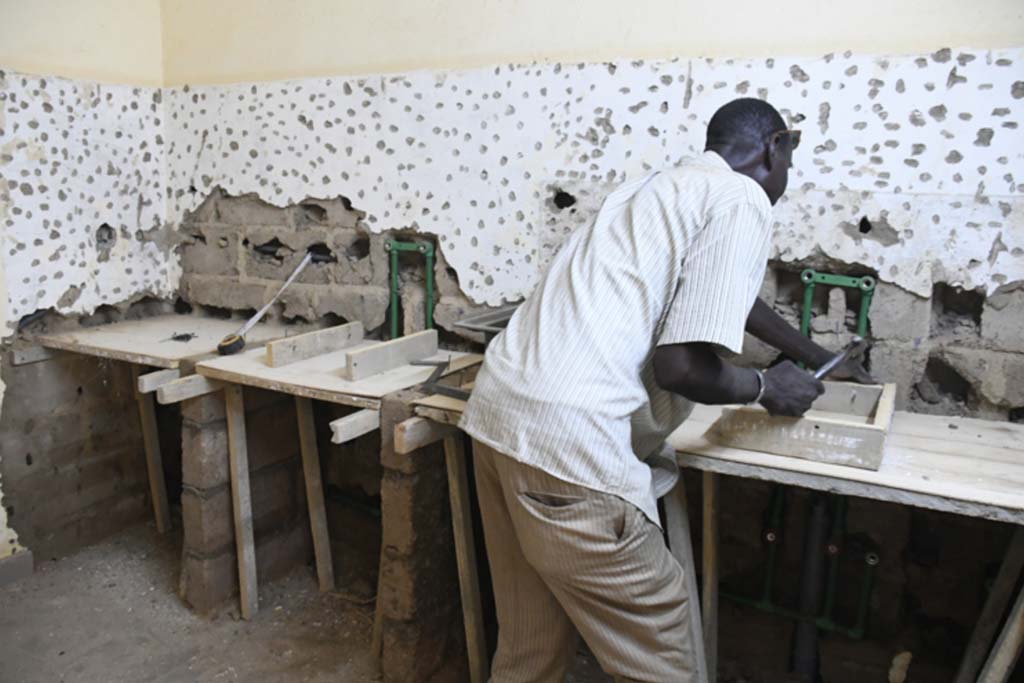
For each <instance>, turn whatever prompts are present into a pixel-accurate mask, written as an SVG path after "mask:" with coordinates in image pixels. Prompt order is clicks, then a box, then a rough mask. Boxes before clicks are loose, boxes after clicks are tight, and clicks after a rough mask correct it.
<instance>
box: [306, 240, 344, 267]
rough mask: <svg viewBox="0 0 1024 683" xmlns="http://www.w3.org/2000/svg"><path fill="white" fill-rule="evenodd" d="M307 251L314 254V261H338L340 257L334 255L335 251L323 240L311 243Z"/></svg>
mask: <svg viewBox="0 0 1024 683" xmlns="http://www.w3.org/2000/svg"><path fill="white" fill-rule="evenodd" d="M307 251H308V252H309V253H310V254H312V255H313V263H337V262H338V258H337V257H336V256H335V255H334V252H333V251H331V249H330V247H328V246H327V245H326V244H324V243H323V242H316V243H314V244H311V245H309V249H307Z"/></svg>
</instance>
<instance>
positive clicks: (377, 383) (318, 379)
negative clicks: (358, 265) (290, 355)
mask: <svg viewBox="0 0 1024 683" xmlns="http://www.w3.org/2000/svg"><path fill="white" fill-rule="evenodd" d="M378 343H379V342H376V341H372V340H367V341H364V342H361V343H359V344H356V345H353V346H349V347H346V348H344V349H341V350H339V351H333V352H330V353H324V354H321V355H318V356H314V357H313V358H308V359H306V360H300V361H296V362H294V363H289V364H288V365H284V366H281V367H276V368H274V367H270V365H268V364H267V359H266V351H265V350H264V349H261V348H259V349H250V350H246V351H244V352H242V353H239V354H235V355H233V356H220V357H218V358H213V359H210V360H205V361H203V362H201V363H199V364H198V365H196V372H197V373H199V374H200V375H203V376H205V377H209V378H211V379H218V380H222V381H225V382H231V383H233V384H242V385H247V386H253V387H259V388H262V389H270V390H272V391H279V392H281V393H285V394H293V395H295V396H304V397H306V398H312V399H317V400H321V401H328V402H331V403H341V404H344V405H352V406H356V407H362V408H378V407H379V404H380V399H381V398H383V397H384V396H385V395H387V394H390V393H393V392H396V391H401V390H402V389H407V388H409V387H413V386H416V385H417V384H422V383H423V382H425V381H427V379H429V378H430V375H431V374H432V373H433V372H434V368H433V367H427V366H422V365H402V366H400V367H397V368H394V369H392V370H388V371H387V372H381V373H379V374H376V375H373V376H372V377H367V378H365V379H361V380H356V381H352V380H348V379H345V378H344V377H343V376H342V373H343V370H344V368H345V357H346V355H347V354H348V353H349V352H351V351H356V350H359V349H362V348H367V347H371V346H373V345H374V344H378ZM449 359H450V361H451V368H450V370H449V372H448V373H446V374H450V373H451V372H456V371H458V370H461V369H465V368H468V367H471V366H473V365H477V364H479V363H480V362H482V361H483V356H481V355H479V354H472V353H463V352H460V351H441V352H439V353H437V354H435V355H433V356H430V357H429V358H427V359H425V360H428V361H442V360H449Z"/></svg>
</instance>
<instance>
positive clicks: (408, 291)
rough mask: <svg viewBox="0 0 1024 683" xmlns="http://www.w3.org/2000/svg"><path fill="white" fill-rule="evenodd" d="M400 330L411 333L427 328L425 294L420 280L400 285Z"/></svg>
mask: <svg viewBox="0 0 1024 683" xmlns="http://www.w3.org/2000/svg"><path fill="white" fill-rule="evenodd" d="M401 299H402V331H403V333H404V334H412V333H413V332H419V331H421V330H425V329H427V294H426V291H425V290H424V286H423V283H421V282H408V283H406V284H404V285H402V290H401Z"/></svg>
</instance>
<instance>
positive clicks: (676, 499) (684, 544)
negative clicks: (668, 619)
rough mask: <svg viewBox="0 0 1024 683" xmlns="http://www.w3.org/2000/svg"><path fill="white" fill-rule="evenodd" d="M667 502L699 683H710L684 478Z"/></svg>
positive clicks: (670, 540)
mask: <svg viewBox="0 0 1024 683" xmlns="http://www.w3.org/2000/svg"><path fill="white" fill-rule="evenodd" d="M664 501H665V531H666V532H668V544H669V548H670V550H671V551H672V556H673V557H675V558H676V561H677V562H679V566H680V567H682V568H683V581H684V582H685V584H686V594H687V597H688V598H689V599H688V601H687V605H688V609H687V612H688V613H689V621H690V633H692V634H693V654H694V658H695V659H696V660H697V683H708V681H709V679H708V668H707V666H708V662H707V655H706V654H705V652H704V638H703V637H702V635H703V633H704V630H703V628H702V626H701V618H700V601H699V600H698V596H699V595H700V593H699V592H698V590H697V570H696V567H695V566H694V560H693V542H692V540H691V537H690V519H689V515H688V514H687V511H686V510H687V507H686V487H685V486H684V484H683V478H682V477H680V478H679V483H677V484H676V486H675V488H674V489H672V490H671V491H670V492H669V493H668V495H666V496H665V498H664Z"/></svg>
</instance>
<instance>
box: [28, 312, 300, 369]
mask: <svg viewBox="0 0 1024 683" xmlns="http://www.w3.org/2000/svg"><path fill="white" fill-rule="evenodd" d="M244 323H245V321H244V320H235V319H227V320H226V319H223V318H210V317H206V316H201V315H197V314H184V315H176V314H173V313H171V314H167V315H158V316H153V317H152V318H144V319H142V320H126V321H123V322H118V323H110V324H109V325H98V326H96V327H85V328H82V329H79V330H74V331H72V332H61V333H56V334H44V335H40V336H38V337H36V338H35V341H36V343H38V344H39V345H40V346H45V347H46V348H50V349H61V350H63V351H73V352H75V353H81V354H85V355H88V356H98V357H101V358H111V359H114V360H122V361H128V362H130V363H136V364H138V365H149V366H153V367H158V368H176V367H178V366H179V364H180V363H181V361H183V360H185V359H188V358H195V357H198V356H203V355H208V354H213V353H216V352H217V343H218V342H220V340H221V339H223V338H224V337H226V336H228V335H229V334H234V333H235V332H237V331H238V328H240V327H241V326H242V325H243V324H244ZM306 331H308V328H305V327H300V326H297V325H284V324H281V323H277V322H262V323H259V324H258V325H256V326H254V327H253V328H252V329H251V330H249V332H248V333H247V334H246V335H245V340H246V343H248V344H250V345H252V344H262V343H265V342H267V341H271V340H273V339H281V338H282V337H288V336H291V335H293V334H299V333H301V332H306ZM179 335H194V336H191V337H189V338H188V339H187V340H186V339H184V337H180V336H179ZM176 336H179V339H181V341H176V340H175V337H176Z"/></svg>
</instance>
